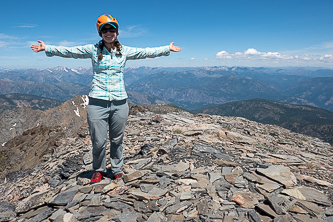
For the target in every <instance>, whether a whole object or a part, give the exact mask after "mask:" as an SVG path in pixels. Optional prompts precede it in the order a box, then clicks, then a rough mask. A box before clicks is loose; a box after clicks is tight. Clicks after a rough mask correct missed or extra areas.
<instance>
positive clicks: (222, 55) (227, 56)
mask: <svg viewBox="0 0 333 222" xmlns="http://www.w3.org/2000/svg"><path fill="white" fill-rule="evenodd" d="M216 58H218V59H232V55H231V54H229V53H227V52H226V51H221V52H218V53H217V54H216Z"/></svg>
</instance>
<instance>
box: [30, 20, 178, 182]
mask: <svg viewBox="0 0 333 222" xmlns="http://www.w3.org/2000/svg"><path fill="white" fill-rule="evenodd" d="M96 25H97V31H98V33H99V35H100V36H101V37H102V40H101V41H100V42H99V43H97V44H95V45H92V44H90V45H85V46H77V47H60V46H50V45H45V43H44V42H43V41H38V42H39V43H40V44H39V45H32V46H31V48H32V50H33V51H34V52H40V51H45V53H46V55H47V56H61V57H66V58H90V59H91V61H92V66H93V80H92V83H91V87H90V92H89V105H88V108H87V118H88V124H89V133H90V136H91V140H92V146H93V150H92V152H93V169H94V171H95V172H94V174H93V176H92V178H91V183H98V182H100V181H101V180H102V177H103V176H104V175H106V141H107V131H108V128H109V138H110V142H111V147H110V158H111V172H112V175H113V178H114V179H120V178H122V177H123V175H124V174H123V172H122V169H121V167H122V165H123V145H122V140H123V136H124V130H125V124H126V121H127V117H128V104H127V100H126V99H127V94H126V91H125V85H124V79H123V73H124V69H125V63H126V61H127V60H133V59H145V58H154V57H158V56H168V55H169V54H170V51H173V52H179V51H180V50H181V49H180V48H179V47H177V46H174V45H173V42H171V43H170V44H169V45H168V46H162V47H156V48H132V47H127V46H122V45H121V44H120V43H119V41H118V39H117V36H118V34H119V33H118V27H119V25H118V21H117V20H116V19H115V18H114V17H112V16H111V15H102V16H100V17H99V18H98V19H97V24H96Z"/></svg>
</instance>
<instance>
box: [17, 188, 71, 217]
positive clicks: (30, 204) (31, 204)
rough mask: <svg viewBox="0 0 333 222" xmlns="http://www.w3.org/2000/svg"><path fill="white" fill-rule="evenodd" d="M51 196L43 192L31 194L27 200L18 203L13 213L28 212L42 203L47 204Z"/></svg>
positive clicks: (50, 193) (51, 193) (49, 193)
mask: <svg viewBox="0 0 333 222" xmlns="http://www.w3.org/2000/svg"><path fill="white" fill-rule="evenodd" d="M53 195H54V192H50V191H44V192H40V193H36V194H33V195H31V196H29V197H28V198H26V199H24V200H23V201H22V202H20V203H19V204H18V205H17V206H16V208H15V212H16V213H24V212H27V211H29V210H30V209H33V208H35V207H38V206H40V205H43V204H44V203H46V202H48V201H49V200H50V199H51V198H52V196H53ZM73 197H74V196H73ZM66 204H67V203H66Z"/></svg>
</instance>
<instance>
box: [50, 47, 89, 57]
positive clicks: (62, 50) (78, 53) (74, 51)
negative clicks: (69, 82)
mask: <svg viewBox="0 0 333 222" xmlns="http://www.w3.org/2000/svg"><path fill="white" fill-rule="evenodd" d="M94 47H95V46H94V45H85V46H75V47H63V46H52V45H47V46H46V48H45V54H46V55H47V56H49V57H51V56H60V57H64V58H74V59H86V58H91V57H92V54H93V51H94Z"/></svg>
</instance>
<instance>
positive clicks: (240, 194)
mask: <svg viewBox="0 0 333 222" xmlns="http://www.w3.org/2000/svg"><path fill="white" fill-rule="evenodd" d="M232 200H233V201H235V202H236V203H238V204H239V205H240V206H241V207H244V208H252V209H253V208H254V207H255V205H257V204H259V200H264V196H263V195H261V194H258V193H251V192H247V191H236V192H234V193H233V196H232Z"/></svg>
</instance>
